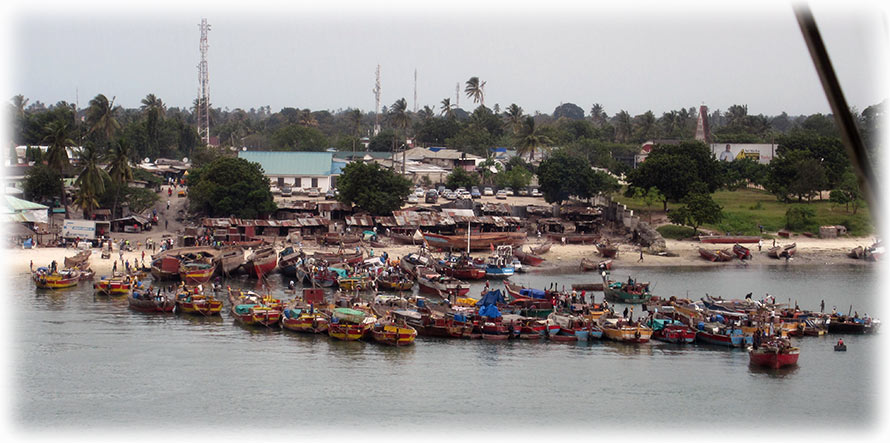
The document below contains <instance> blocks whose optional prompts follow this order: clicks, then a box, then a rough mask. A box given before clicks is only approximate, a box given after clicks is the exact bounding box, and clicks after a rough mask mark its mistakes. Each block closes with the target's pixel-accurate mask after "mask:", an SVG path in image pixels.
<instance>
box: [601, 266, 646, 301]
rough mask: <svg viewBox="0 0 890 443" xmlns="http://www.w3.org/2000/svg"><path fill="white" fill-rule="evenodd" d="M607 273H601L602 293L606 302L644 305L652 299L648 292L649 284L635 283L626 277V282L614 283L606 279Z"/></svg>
mask: <svg viewBox="0 0 890 443" xmlns="http://www.w3.org/2000/svg"><path fill="white" fill-rule="evenodd" d="M608 275H609V274H608V273H607V272H603V293H604V294H605V295H606V300H609V301H614V302H618V303H646V302H647V301H649V299H650V298H652V293H651V292H649V282H637V281H635V280H634V279H632V278H630V277H628V278H627V281H626V282H616V281H612V280H609V279H608Z"/></svg>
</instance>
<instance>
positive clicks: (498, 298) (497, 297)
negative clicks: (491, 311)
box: [476, 289, 504, 306]
mask: <svg viewBox="0 0 890 443" xmlns="http://www.w3.org/2000/svg"><path fill="white" fill-rule="evenodd" d="M496 303H504V294H502V293H501V290H500V289H495V290H494V291H488V293H487V294H485V295H484V296H483V297H482V299H480V300H479V301H477V302H476V306H485V305H493V304H496Z"/></svg>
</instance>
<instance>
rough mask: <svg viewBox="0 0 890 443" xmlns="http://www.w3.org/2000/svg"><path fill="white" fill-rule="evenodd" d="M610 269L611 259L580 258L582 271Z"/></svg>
mask: <svg viewBox="0 0 890 443" xmlns="http://www.w3.org/2000/svg"><path fill="white" fill-rule="evenodd" d="M611 269H612V259H609V260H591V259H589V258H587V257H584V258H582V259H581V270H582V271H608V270H611Z"/></svg>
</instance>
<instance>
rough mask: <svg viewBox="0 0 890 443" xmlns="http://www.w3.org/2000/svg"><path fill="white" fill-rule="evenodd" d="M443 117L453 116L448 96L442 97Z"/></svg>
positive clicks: (452, 106)
mask: <svg viewBox="0 0 890 443" xmlns="http://www.w3.org/2000/svg"><path fill="white" fill-rule="evenodd" d="M441 115H443V116H445V117H452V116H454V105H452V104H451V99H450V98H445V99H442V114H441Z"/></svg>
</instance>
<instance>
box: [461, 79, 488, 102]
mask: <svg viewBox="0 0 890 443" xmlns="http://www.w3.org/2000/svg"><path fill="white" fill-rule="evenodd" d="M464 92H465V93H466V94H467V98H472V99H473V103H481V104H482V106H485V82H483V81H480V80H479V77H470V79H469V80H467V86H466V88H464Z"/></svg>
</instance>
